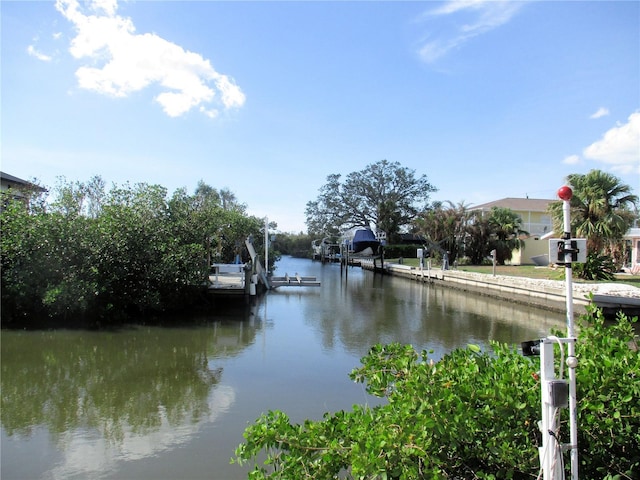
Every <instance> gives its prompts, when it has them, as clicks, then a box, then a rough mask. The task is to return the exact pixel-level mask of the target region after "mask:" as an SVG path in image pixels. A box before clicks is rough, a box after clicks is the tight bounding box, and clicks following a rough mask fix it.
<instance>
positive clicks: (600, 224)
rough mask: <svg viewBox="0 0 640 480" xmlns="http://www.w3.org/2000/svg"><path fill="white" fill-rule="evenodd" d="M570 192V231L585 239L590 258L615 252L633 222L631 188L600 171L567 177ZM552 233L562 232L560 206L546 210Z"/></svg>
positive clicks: (634, 217) (634, 214)
mask: <svg viewBox="0 0 640 480" xmlns="http://www.w3.org/2000/svg"><path fill="white" fill-rule="evenodd" d="M567 183H568V184H569V185H570V186H571V187H572V189H573V197H572V198H571V203H570V205H571V231H572V233H573V234H574V235H576V236H577V237H582V238H586V239H587V250H588V251H589V252H590V253H593V254H602V253H605V254H613V255H615V254H616V253H617V251H618V250H619V246H620V243H621V241H622V238H623V237H624V234H625V233H627V231H628V230H629V228H630V227H631V226H632V225H633V222H634V220H635V219H636V218H637V215H636V213H635V211H634V210H635V207H637V204H638V197H637V196H636V195H633V194H632V190H631V187H630V186H629V185H625V184H623V183H621V181H620V179H619V178H617V177H616V176H614V175H611V174H610V173H606V172H602V171H601V170H591V171H590V172H589V173H587V174H585V175H582V174H578V173H574V174H571V175H569V176H568V177H567ZM549 209H550V211H551V213H552V216H553V219H554V229H555V231H557V232H562V231H563V227H562V225H563V212H562V202H561V201H558V202H554V203H552V204H551V205H550V207H549Z"/></svg>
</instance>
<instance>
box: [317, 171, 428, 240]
mask: <svg viewBox="0 0 640 480" xmlns="http://www.w3.org/2000/svg"><path fill="white" fill-rule="evenodd" d="M435 191H436V188H435V187H433V185H431V184H430V183H429V181H428V179H427V177H426V176H425V175H422V176H420V177H417V176H416V174H415V171H414V170H411V169H408V168H406V167H403V166H402V165H400V163H398V162H389V161H388V160H380V161H379V162H376V163H373V164H370V165H367V166H366V167H365V168H364V169H363V170H361V171H358V172H352V173H350V174H348V175H347V176H346V178H345V179H344V182H341V175H340V174H332V175H329V176H328V177H327V183H326V184H325V185H324V186H322V187H321V188H320V195H319V196H318V198H317V199H316V200H314V201H310V202H308V203H307V208H306V210H305V213H306V223H307V228H308V229H309V233H311V234H324V235H332V234H336V233H337V232H338V230H342V229H347V228H350V227H355V226H366V227H369V226H371V227H375V228H376V230H379V231H384V232H386V233H387V236H388V238H389V239H390V241H393V239H394V236H396V235H397V234H398V233H399V231H400V230H401V229H402V228H403V227H405V226H407V225H410V224H411V222H412V221H413V220H414V218H415V217H416V215H417V214H418V212H420V211H422V210H423V209H424V208H425V206H426V205H427V202H428V200H429V195H430V194H431V193H432V192H435Z"/></svg>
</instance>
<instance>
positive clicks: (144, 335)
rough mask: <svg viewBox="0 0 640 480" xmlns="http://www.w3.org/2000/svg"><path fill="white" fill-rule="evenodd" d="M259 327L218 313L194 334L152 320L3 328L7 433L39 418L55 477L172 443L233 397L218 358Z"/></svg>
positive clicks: (28, 432) (36, 428)
mask: <svg viewBox="0 0 640 480" xmlns="http://www.w3.org/2000/svg"><path fill="white" fill-rule="evenodd" d="M260 328H261V322H259V321H255V320H253V321H251V320H250V321H239V322H238V321H235V322H224V321H223V322H220V321H218V322H216V323H214V324H211V325H209V326H208V327H204V328H203V327H202V326H200V327H198V328H197V334H194V329H193V328H171V329H165V328H159V327H131V328H127V329H123V330H119V331H113V332H82V331H59V332H56V331H53V332H41V333H35V332H12V331H5V332H3V334H2V336H3V338H2V358H1V361H2V379H1V388H2V404H1V409H2V427H3V430H4V433H5V434H6V435H7V436H8V437H12V436H17V437H23V438H27V439H28V438H30V437H38V436H39V435H41V432H42V427H45V428H46V431H47V433H48V436H49V438H50V442H51V443H53V444H55V445H56V447H55V448H56V449H57V450H58V451H60V452H63V455H62V458H61V459H60V461H58V462H57V465H56V466H55V468H53V469H52V470H51V471H50V474H51V476H52V478H70V477H72V476H78V477H79V478H82V477H85V478H86V477H87V476H89V477H92V476H93V475H94V474H96V473H99V472H106V471H109V470H111V469H112V468H113V466H114V465H115V464H116V463H118V462H122V461H132V460H137V459H140V458H144V457H150V456H155V455H158V454H159V453H161V452H163V451H166V450H168V449H173V448H176V447H177V446H179V445H182V444H184V443H186V442H187V441H189V440H190V439H191V438H192V437H193V436H194V434H195V433H196V432H197V431H198V430H199V429H200V428H201V426H202V425H205V424H210V423H212V422H213V421H215V419H216V418H217V417H218V416H219V415H220V414H222V413H224V412H225V411H227V410H228V408H229V407H230V406H231V405H232V404H233V402H234V401H235V397H236V393H235V391H234V389H233V388H232V387H230V386H227V385H220V384H219V383H220V379H221V377H222V375H223V367H222V366H221V363H220V361H219V359H220V358H225V359H228V358H232V357H234V356H236V355H239V354H240V353H241V352H242V350H243V349H244V348H246V347H247V346H248V345H251V344H252V343H253V342H254V341H255V338H256V332H257V331H258V330H259V329H260ZM3 450H4V448H3ZM3 460H4V459H3ZM4 463H5V462H4V461H3V464H4ZM3 470H4V469H3ZM3 473H4V472H3ZM3 477H4V474H3Z"/></svg>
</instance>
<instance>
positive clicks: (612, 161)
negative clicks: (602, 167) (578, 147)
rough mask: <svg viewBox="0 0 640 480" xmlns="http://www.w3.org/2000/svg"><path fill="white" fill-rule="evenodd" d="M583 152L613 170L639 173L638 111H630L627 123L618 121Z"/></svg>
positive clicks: (639, 114) (639, 135)
mask: <svg viewBox="0 0 640 480" xmlns="http://www.w3.org/2000/svg"><path fill="white" fill-rule="evenodd" d="M583 154H584V156H585V158H588V159H591V160H596V161H599V162H603V163H606V164H608V165H611V166H612V170H614V171H618V172H621V173H623V174H626V173H632V172H638V173H640V112H634V113H632V114H631V115H629V119H628V121H627V123H625V124H620V123H619V124H618V125H616V126H615V127H613V128H611V129H610V130H608V131H607V132H605V134H604V135H603V136H602V138H601V139H600V140H598V141H597V142H595V143H592V144H591V145H589V146H588V147H587V148H585V149H584V152H583Z"/></svg>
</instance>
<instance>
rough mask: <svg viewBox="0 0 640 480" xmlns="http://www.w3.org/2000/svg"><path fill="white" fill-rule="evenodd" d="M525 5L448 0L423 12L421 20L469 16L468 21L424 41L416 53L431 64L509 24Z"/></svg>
mask: <svg viewBox="0 0 640 480" xmlns="http://www.w3.org/2000/svg"><path fill="white" fill-rule="evenodd" d="M524 3H525V2H514V1H509V0H448V1H447V2H446V3H445V4H444V5H442V6H441V7H439V8H436V9H433V10H429V11H428V12H426V14H425V15H424V16H423V18H424V19H430V18H433V17H443V16H448V15H457V16H461V15H463V14H470V15H471V19H470V21H469V22H467V23H464V24H463V25H456V26H453V27H452V28H451V29H449V30H448V31H446V32H443V33H442V34H439V35H437V36H436V37H435V38H432V39H429V40H427V41H426V42H425V43H424V44H423V46H422V47H421V48H420V49H419V52H418V53H419V55H420V57H421V58H422V59H423V60H424V61H425V62H427V63H433V62H435V61H436V60H438V59H440V58H442V57H444V56H445V55H447V54H448V53H449V52H450V51H452V50H454V49H456V48H459V47H460V46H462V45H463V44H464V43H466V42H467V41H469V40H471V39H472V38H474V37H476V36H478V35H481V34H483V33H486V32H488V31H490V30H493V29H495V28H498V27H500V26H501V25H504V24H505V23H507V22H509V21H510V20H511V19H512V18H513V17H514V16H515V15H516V13H518V11H519V10H520V9H521V8H522V6H523V5H524Z"/></svg>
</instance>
